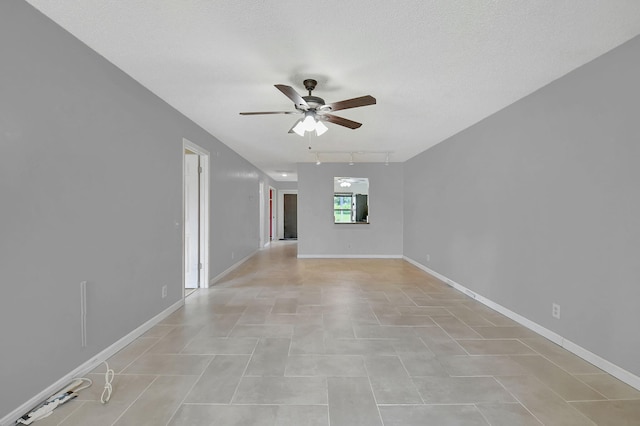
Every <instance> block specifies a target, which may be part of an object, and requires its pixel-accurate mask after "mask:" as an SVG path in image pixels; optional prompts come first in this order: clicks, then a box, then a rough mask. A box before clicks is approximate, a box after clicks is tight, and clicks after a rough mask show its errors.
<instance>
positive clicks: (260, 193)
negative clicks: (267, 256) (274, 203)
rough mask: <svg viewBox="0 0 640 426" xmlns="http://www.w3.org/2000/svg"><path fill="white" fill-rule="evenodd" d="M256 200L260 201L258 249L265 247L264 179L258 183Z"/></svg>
mask: <svg viewBox="0 0 640 426" xmlns="http://www.w3.org/2000/svg"><path fill="white" fill-rule="evenodd" d="M258 185H259V186H258V200H260V201H259V203H260V206H259V207H258V208H259V210H260V227H259V228H260V245H259V247H258V248H259V249H260V250H262V249H263V248H264V247H265V242H264V240H265V238H264V218H265V214H264V206H265V201H264V181H263V180H261V181H260V182H259V183H258Z"/></svg>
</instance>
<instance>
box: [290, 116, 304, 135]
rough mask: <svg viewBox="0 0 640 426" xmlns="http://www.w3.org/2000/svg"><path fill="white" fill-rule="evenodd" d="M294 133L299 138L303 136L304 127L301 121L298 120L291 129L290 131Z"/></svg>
mask: <svg viewBox="0 0 640 426" xmlns="http://www.w3.org/2000/svg"><path fill="white" fill-rule="evenodd" d="M291 130H293V131H294V133H295V134H297V135H299V136H304V132H305V126H304V123H303V121H302V120H298V122H297V123H296V125H295V126H293V129H291Z"/></svg>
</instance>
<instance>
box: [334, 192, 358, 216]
mask: <svg viewBox="0 0 640 426" xmlns="http://www.w3.org/2000/svg"><path fill="white" fill-rule="evenodd" d="M353 207H354V205H353V194H352V193H350V192H336V193H335V194H333V217H334V222H335V223H351V222H353Z"/></svg>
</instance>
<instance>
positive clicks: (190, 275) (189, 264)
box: [184, 153, 200, 288]
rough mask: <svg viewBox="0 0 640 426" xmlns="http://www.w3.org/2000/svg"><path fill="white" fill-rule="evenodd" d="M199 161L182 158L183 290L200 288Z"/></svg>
mask: <svg viewBox="0 0 640 426" xmlns="http://www.w3.org/2000/svg"><path fill="white" fill-rule="evenodd" d="M199 168H200V159H199V156H198V155H197V154H192V153H185V156H184V186H185V187H184V198H185V200H184V202H185V204H184V210H185V211H184V216H185V223H184V245H185V262H184V267H185V282H184V286H185V288H198V287H199V286H200V283H199V276H200V273H199V272H200V268H199V267H200V262H199V259H200V241H199V239H200V238H199V236H200V178H199Z"/></svg>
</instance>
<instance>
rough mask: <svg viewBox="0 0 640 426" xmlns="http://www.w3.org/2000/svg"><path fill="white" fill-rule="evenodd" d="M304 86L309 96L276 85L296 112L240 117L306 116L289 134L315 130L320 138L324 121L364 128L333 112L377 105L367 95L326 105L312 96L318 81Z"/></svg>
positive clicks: (249, 113)
mask: <svg viewBox="0 0 640 426" xmlns="http://www.w3.org/2000/svg"><path fill="white" fill-rule="evenodd" d="M302 84H304V87H305V89H307V90H308V91H309V95H308V96H300V95H299V94H298V93H297V92H296V91H295V89H294V88H293V87H291V86H286V85H284V84H276V85H275V86H276V88H277V89H278V90H280V91H281V92H282V93H284V95H285V96H286V97H288V98H289V99H291V100H292V101H293V106H294V107H295V109H296V110H295V111H265V112H241V113H240V115H261V114H304V117H303V118H300V119H298V121H296V122H295V124H294V125H293V127H291V129H289V133H296V134H298V135H300V136H304V134H305V132H312V131H314V130H315V132H316V135H318V136H320V135H321V134H323V133H324V132H326V131H327V126H325V125H324V124H323V123H322V122H323V121H328V122H329V123H333V124H337V125H339V126H344V127H348V128H349V129H357V128H358V127H360V126H362V123H358V122H357V121H352V120H348V119H346V118H342V117H338V116H337V115H333V114H330V113H331V112H333V111H339V110H341V109H348V108H357V107H361V106H367V105H374V104H375V103H376V98H374V97H373V96H369V95H367V96H360V97H359V98H353V99H347V100H344V101H339V102H333V103H330V104H326V103H325V102H324V99H322V98H319V97H317V96H313V95H312V94H311V92H312V91H313V90H314V89H315V88H316V85H317V84H318V82H317V81H316V80H313V79H307V80H305V81H303V83H302Z"/></svg>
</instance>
